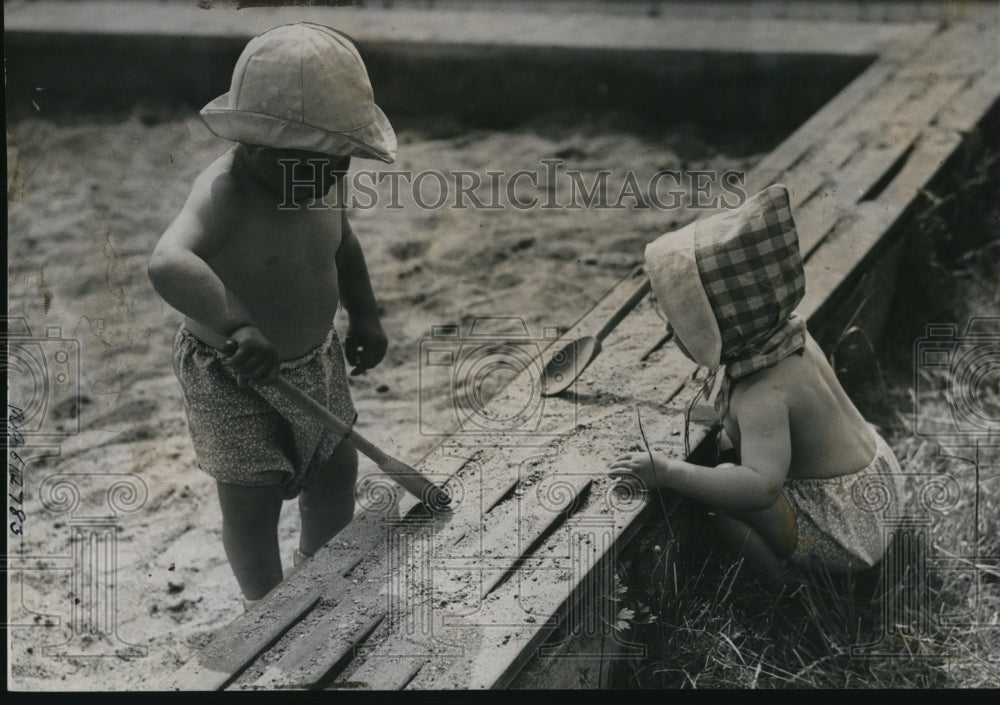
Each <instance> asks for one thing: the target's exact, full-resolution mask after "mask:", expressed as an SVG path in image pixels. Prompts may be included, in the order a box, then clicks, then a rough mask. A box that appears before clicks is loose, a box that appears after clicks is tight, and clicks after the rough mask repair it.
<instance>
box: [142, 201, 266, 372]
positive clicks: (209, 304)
mask: <svg viewBox="0 0 1000 705" xmlns="http://www.w3.org/2000/svg"><path fill="white" fill-rule="evenodd" d="M225 232H226V230H225V228H223V227H206V226H205V224H204V221H203V219H202V217H200V215H199V213H198V212H197V211H196V209H195V208H194V207H193V206H192V205H191V204H190V203H189V204H185V207H184V209H183V210H182V211H181V213H180V215H178V216H177V218H175V219H174V221H173V222H172V223H171V224H170V226H169V227H168V228H167V230H166V231H165V232H164V233H163V235H162V236H161V237H160V241H159V242H158V243H157V244H156V247H155V248H154V249H153V254H152V255H151V256H150V259H149V268H148V272H149V279H150V282H152V284H153V288H154V289H155V290H156V293H158V294H159V295H160V296H161V297H162V298H163V300H164V301H166V302H167V303H168V304H170V305H171V306H173V307H174V308H175V309H177V310H178V311H180V312H181V313H183V314H184V315H185V316H187V317H188V318H190V319H192V320H195V321H198V322H199V323H201V324H202V325H203V326H205V327H207V328H209V329H211V330H212V331H214V332H215V333H216V334H218V335H219V336H220V338H224V339H231V340H233V341H235V342H236V344H237V349H236V352H235V354H233V355H232V357H230V358H229V359H228V360H227V362H228V364H229V365H230V367H232V369H233V371H234V372H236V373H237V374H238V375H240V377H241V382H242V381H243V378H245V379H250V380H258V381H270V380H272V379H274V378H275V377H276V376H277V374H278V371H279V368H278V353H277V350H276V349H275V348H274V346H273V345H272V344H271V342H270V341H269V340H268V339H267V338H266V337H265V336H264V334H263V333H261V332H260V330H259V329H258V328H257V325H256V323H255V322H254V320H253V316H251V315H250V312H249V311H248V310H247V308H246V306H244V305H243V302H241V301H240V300H239V299H238V298H237V297H236V295H235V294H234V293H233V292H232V291H231V290H230V289H229V288H228V287H227V286H226V285H225V284H224V283H223V281H222V280H221V279H219V276H218V275H217V274H216V273H215V271H214V270H213V269H212V268H211V267H210V266H209V265H208V263H207V262H206V261H205V260H206V258H208V257H211V255H212V254H214V253H216V252H218V250H219V249H220V248H221V247H222V245H223V243H224V242H225V239H226V235H225Z"/></svg>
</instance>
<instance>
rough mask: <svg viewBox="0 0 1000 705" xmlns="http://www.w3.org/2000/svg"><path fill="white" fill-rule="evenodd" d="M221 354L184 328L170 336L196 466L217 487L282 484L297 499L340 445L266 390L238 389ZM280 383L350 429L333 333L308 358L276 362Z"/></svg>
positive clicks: (336, 438)
mask: <svg viewBox="0 0 1000 705" xmlns="http://www.w3.org/2000/svg"><path fill="white" fill-rule="evenodd" d="M223 359H224V356H223V354H222V353H221V352H220V351H218V350H216V349H215V348H213V347H211V346H210V345H207V344H206V343H204V342H202V341H201V340H199V339H198V338H196V337H195V336H194V335H192V334H191V333H190V332H188V331H187V330H186V329H185V327H184V326H183V325H182V326H181V327H180V328H179V329H178V330H177V335H176V336H175V337H174V372H175V373H176V374H177V379H178V380H179V381H180V383H181V390H182V392H183V397H184V409H185V411H186V412H187V418H188V427H189V429H190V431H191V441H192V443H193V444H194V449H195V454H196V455H197V458H198V465H199V467H201V469H202V470H204V471H205V472H207V473H208V474H209V475H211V476H212V477H214V478H215V479H216V480H218V481H219V482H224V483H228V484H234V485H244V486H251V487H257V486H262V485H279V484H280V485H281V486H282V494H283V496H284V498H285V499H291V498H293V497H296V496H297V495H298V494H299V492H301V490H302V488H303V487H304V486H305V485H306V484H308V482H309V480H310V478H311V477H312V476H313V474H314V473H315V472H316V471H317V470H318V469H319V468H320V467H321V466H322V464H323V463H324V462H325V461H326V460H328V459H329V457H330V455H331V454H332V453H333V451H334V450H335V449H336V448H337V446H338V445H340V442H341V441H342V440H343V439H342V438H341V437H339V436H337V435H335V434H334V433H332V432H331V431H329V430H328V429H327V428H326V427H325V426H323V425H322V424H320V423H319V422H318V421H316V420H314V419H313V418H312V417H310V416H307V415H306V414H305V413H303V412H302V411H300V410H299V409H297V408H295V407H294V406H293V405H292V404H290V403H289V402H288V401H287V400H286V399H285V397H284V396H282V395H281V393H280V392H278V391H277V390H276V389H274V388H273V387H269V386H268V385H256V384H253V383H250V385H249V386H247V387H240V386H239V385H238V384H237V382H236V375H235V374H234V373H233V372H232V371H231V370H230V369H229V368H228V367H227V366H226V365H225V364H224V362H223ZM281 376H282V377H283V378H285V379H286V380H288V381H289V382H290V383H291V384H293V385H294V386H296V387H298V388H299V389H301V390H302V391H304V392H306V393H307V394H308V395H309V396H311V397H312V398H313V399H315V400H316V401H318V402H319V403H320V404H322V405H323V406H325V407H326V408H327V409H329V410H330V411H331V412H332V413H333V414H334V415H335V416H337V417H338V418H339V419H341V420H342V421H344V422H345V423H346V424H348V425H353V423H354V421H355V419H356V418H357V413H356V412H355V410H354V404H353V403H352V401H351V393H350V389H349V388H348V385H347V373H346V370H345V368H344V355H343V351H342V349H341V347H340V340H339V338H338V337H337V332H336V330H334V329H333V327H332V326H331V328H330V333H329V335H327V338H326V340H325V341H324V342H323V343H322V344H321V345H319V346H318V347H316V348H314V349H313V350H312V351H311V352H309V353H308V354H306V355H304V356H302V357H300V358H298V359H295V360H286V361H283V362H282V363H281Z"/></svg>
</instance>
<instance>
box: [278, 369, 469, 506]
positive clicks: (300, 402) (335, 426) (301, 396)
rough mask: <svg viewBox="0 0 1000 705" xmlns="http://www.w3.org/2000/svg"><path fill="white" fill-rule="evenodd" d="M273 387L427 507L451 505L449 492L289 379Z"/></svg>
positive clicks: (282, 380) (279, 379)
mask: <svg viewBox="0 0 1000 705" xmlns="http://www.w3.org/2000/svg"><path fill="white" fill-rule="evenodd" d="M272 386H273V387H274V388H275V389H277V390H278V391H279V392H281V393H282V394H283V395H284V396H285V397H286V398H287V399H288V400H289V401H290V402H291V403H292V404H294V405H295V406H296V407H298V408H299V409H301V410H302V411H304V412H305V413H307V414H309V415H310V416H312V417H313V418H315V419H316V420H317V421H320V422H321V423H322V424H323V425H324V426H326V427H327V428H329V429H330V430H331V431H333V432H334V433H336V434H337V435H339V436H342V437H343V438H344V440H347V441H350V443H351V445H353V446H354V447H355V448H357V449H358V451H360V452H361V453H363V454H364V455H366V456H368V457H369V458H371V459H372V460H373V461H374V462H375V464H376V465H378V467H379V469H380V470H381V471H382V472H384V473H385V474H386V475H388V476H389V477H391V478H392V479H393V480H395V481H396V482H398V483H399V484H400V485H402V487H403V489H405V490H406V491H407V492H409V493H410V494H412V495H413V496H414V497H416V498H417V499H419V500H420V501H422V502H423V503H424V504H428V505H432V506H434V507H435V508H443V507H445V506H447V505H448V504H449V503H450V501H451V498H450V496H449V494H448V491H447V490H445V489H444V488H443V487H440V486H438V485H436V484H435V483H433V482H431V481H430V480H428V479H427V478H426V477H424V476H423V475H421V474H420V472H419V471H417V470H416V469H415V468H412V467H410V466H409V465H407V464H406V463H404V462H402V461H401V460H396V459H395V458H393V457H392V456H390V455H388V454H387V453H385V452H383V451H382V450H381V449H380V448H379V447H378V446H376V445H375V444H374V443H372V442H371V441H369V440H368V439H367V438H365V437H364V436H362V435H361V434H360V433H358V432H357V431H355V430H354V428H352V427H351V426H348V425H347V424H346V423H344V422H343V421H341V420H340V419H338V418H337V417H336V416H334V415H333V414H332V413H330V411H329V410H328V409H327V408H326V407H324V406H323V405H322V404H320V403H318V402H317V401H316V400H315V399H313V398H312V397H310V396H309V395H308V394H306V393H305V392H303V391H302V390H301V389H299V388H298V387H296V386H294V385H292V384H291V383H289V382H288V380H286V379H283V378H281V377H278V379H277V380H275V381H274V382H272Z"/></svg>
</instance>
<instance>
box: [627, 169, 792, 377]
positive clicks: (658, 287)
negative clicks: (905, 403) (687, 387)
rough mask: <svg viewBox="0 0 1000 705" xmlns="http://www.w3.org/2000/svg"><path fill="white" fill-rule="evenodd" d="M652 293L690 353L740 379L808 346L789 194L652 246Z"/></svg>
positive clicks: (777, 191)
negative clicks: (799, 308) (796, 311)
mask: <svg viewBox="0 0 1000 705" xmlns="http://www.w3.org/2000/svg"><path fill="white" fill-rule="evenodd" d="M646 269H647V272H648V273H649V277H650V282H651V284H652V288H653V293H654V294H655V296H656V298H657V302H658V304H659V306H660V307H661V308H662V309H663V311H664V312H665V313H666V315H667V319H668V320H669V321H670V325H671V326H672V327H673V329H674V331H675V333H676V335H677V338H678V339H679V341H680V342H681V343H682V344H683V347H684V350H685V352H687V353H688V354H689V356H690V357H691V358H693V359H694V360H695V362H697V363H698V364H699V365H703V366H705V367H708V368H709V369H712V370H715V369H718V368H719V367H720V366H721V365H725V366H726V372H727V377H728V378H730V379H736V378H739V377H742V376H744V375H747V374H749V373H750V372H753V371H754V370H758V369H761V368H762V367H768V366H770V365H774V364H775V363H777V362H778V361H779V360H781V359H782V358H784V357H785V356H787V355H789V354H791V353H792V352H795V351H796V350H799V349H801V348H802V347H803V346H804V345H805V334H804V332H805V323H804V322H803V321H802V319H801V318H799V317H798V316H797V315H796V314H794V313H793V311H794V309H795V307H796V306H797V305H798V303H799V301H801V300H802V296H803V294H804V293H805V274H804V272H803V269H802V257H801V255H800V254H799V244H798V237H797V235H796V232H795V223H794V222H793V221H792V213H791V208H790V205H789V200H788V190H787V189H786V188H785V187H784V186H781V185H780V184H776V185H774V186H771V187H770V188H768V189H765V190H764V191H762V192H760V193H758V194H756V195H755V196H753V197H752V198H750V199H748V200H747V201H746V203H744V204H743V206H742V207H740V208H739V209H737V210H725V211H721V212H719V213H716V214H714V215H712V216H710V217H708V218H703V219H701V220H698V221H695V222H693V223H690V224H688V225H687V226H685V227H684V228H681V229H680V230H678V231H676V232H672V233H667V234H666V235H663V236H662V237H660V238H657V239H656V240H655V241H653V242H651V243H650V244H649V245H648V246H647V247H646Z"/></svg>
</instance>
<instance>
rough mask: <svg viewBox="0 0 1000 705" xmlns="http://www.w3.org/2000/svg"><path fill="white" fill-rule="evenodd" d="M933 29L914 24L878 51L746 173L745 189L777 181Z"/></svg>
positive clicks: (871, 95)
mask: <svg viewBox="0 0 1000 705" xmlns="http://www.w3.org/2000/svg"><path fill="white" fill-rule="evenodd" d="M936 31H937V26H936V25H933V24H920V25H915V26H914V27H913V28H912V29H910V30H909V31H907V32H906V33H902V34H901V35H900V38H899V39H898V40H897V41H895V42H893V43H892V44H891V45H890V46H889V47H886V49H885V50H884V51H883V52H882V53H881V55H880V57H879V59H878V60H876V61H875V62H874V63H872V65H871V66H870V67H869V68H868V69H866V70H865V71H864V72H863V73H862V74H861V75H860V76H859V77H858V78H856V79H855V80H853V81H851V83H849V84H848V85H847V86H845V87H844V89H843V90H841V91H840V92H839V93H837V95H836V96H834V97H833V98H832V99H831V100H830V101H829V102H828V103H827V104H826V105H824V106H823V107H822V108H821V109H820V110H819V111H818V112H816V113H815V114H813V115H812V117H810V118H809V119H808V120H806V121H805V122H804V123H803V124H802V126H801V127H799V128H798V129H797V130H796V131H795V132H793V133H792V134H791V135H789V137H788V138H787V139H785V140H784V141H783V142H782V143H781V144H780V145H778V147H776V148H775V149H774V150H772V151H771V152H770V154H768V155H767V156H766V157H764V159H762V160H761V162H760V163H759V164H758V165H757V166H756V167H754V169H753V171H752V172H751V174H748V175H747V189H748V191H749V192H750V193H756V192H757V191H760V190H761V189H764V188H766V187H767V186H769V185H770V184H772V183H774V182H775V181H777V180H779V177H780V176H781V175H782V174H783V173H784V172H786V171H788V170H789V169H790V168H792V167H793V166H794V164H795V163H796V162H797V161H799V160H801V159H802V158H803V157H804V155H806V153H807V152H808V150H809V148H810V147H812V146H813V145H814V144H815V143H816V142H817V140H820V139H822V136H823V135H824V134H825V133H827V132H828V131H829V130H830V129H831V128H833V126H834V125H836V124H837V123H839V122H841V121H842V120H843V119H844V117H845V116H846V115H848V114H849V113H851V112H852V111H854V110H856V109H857V108H858V107H859V106H864V105H865V104H866V103H868V102H870V101H871V100H873V99H874V98H875V97H876V96H877V95H878V92H879V90H880V89H881V88H882V87H883V86H884V84H885V83H886V82H887V81H888V80H889V79H890V78H892V77H893V76H894V75H895V73H896V72H897V71H898V68H899V66H900V65H901V64H902V63H903V62H905V61H906V60H907V59H908V58H909V57H910V56H912V55H913V54H914V53H916V52H917V51H918V50H919V49H920V48H921V47H922V46H923V45H924V44H925V43H926V42H927V41H928V39H929V38H930V37H931V36H933V34H934V33H935V32H936Z"/></svg>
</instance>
